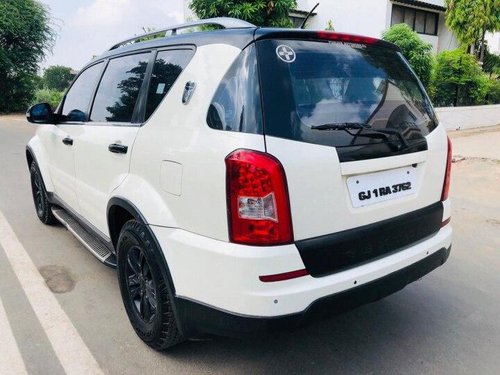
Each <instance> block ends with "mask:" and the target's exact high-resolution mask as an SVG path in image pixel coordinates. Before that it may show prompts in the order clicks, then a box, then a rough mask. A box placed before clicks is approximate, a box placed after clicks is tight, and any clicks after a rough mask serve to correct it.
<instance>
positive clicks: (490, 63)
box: [483, 48, 500, 77]
mask: <svg viewBox="0 0 500 375" xmlns="http://www.w3.org/2000/svg"><path fill="white" fill-rule="evenodd" d="M483 71H484V72H485V73H488V74H489V76H490V77H491V76H492V75H493V74H495V75H496V76H500V55H497V54H494V53H491V52H490V51H489V50H488V48H485V50H484V60H483Z"/></svg>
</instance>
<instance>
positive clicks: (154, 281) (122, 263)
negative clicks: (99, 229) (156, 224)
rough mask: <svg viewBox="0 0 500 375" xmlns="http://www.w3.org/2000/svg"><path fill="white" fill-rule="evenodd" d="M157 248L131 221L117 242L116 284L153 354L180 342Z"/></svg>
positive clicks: (128, 313)
mask: <svg viewBox="0 0 500 375" xmlns="http://www.w3.org/2000/svg"><path fill="white" fill-rule="evenodd" d="M159 251H160V249H158V248H157V246H156V243H155V241H154V239H153V238H152V236H151V234H150V233H149V231H148V230H147V229H146V227H145V226H144V225H143V224H141V223H139V222H137V221H135V220H130V221H128V222H127V223H125V225H124V226H123V228H122V230H121V232H120V238H119V240H118V246H117V253H118V281H119V284H120V291H121V295H122V299H123V303H124V305H125V310H126V311H127V315H128V317H129V320H130V323H131V324H132V327H133V328H134V330H135V332H136V333H137V335H138V336H139V337H140V338H141V339H142V340H143V341H144V342H145V343H146V344H148V345H149V346H151V347H152V348H154V349H156V350H164V349H167V348H169V347H171V346H174V345H176V344H178V343H179V342H181V341H183V337H182V335H181V332H180V330H179V328H178V325H177V321H176V318H175V315H174V311H173V306H172V298H173V296H172V295H171V293H170V291H169V285H167V283H168V281H167V280H165V279H164V277H163V276H162V272H161V269H160V267H161V264H162V263H161V262H160V260H159V259H158V256H159V255H158V254H159Z"/></svg>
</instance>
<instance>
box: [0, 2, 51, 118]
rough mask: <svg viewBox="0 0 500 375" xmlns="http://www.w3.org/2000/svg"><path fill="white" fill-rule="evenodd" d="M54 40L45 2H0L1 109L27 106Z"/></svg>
mask: <svg viewBox="0 0 500 375" xmlns="http://www.w3.org/2000/svg"><path fill="white" fill-rule="evenodd" d="M53 41H54V32H53V30H52V29H51V27H50V19H49V13H48V10H47V8H45V7H44V6H43V5H42V4H40V3H39V2H37V1H36V0H2V1H0V112H10V111H17V110H25V109H26V106H27V105H28V104H29V102H30V100H31V99H32V96H33V90H34V80H35V78H34V77H35V75H36V71H37V68H38V64H39V63H40V61H41V60H42V59H43V57H44V55H45V54H46V53H47V52H48V51H49V50H50V49H51V47H52V44H53Z"/></svg>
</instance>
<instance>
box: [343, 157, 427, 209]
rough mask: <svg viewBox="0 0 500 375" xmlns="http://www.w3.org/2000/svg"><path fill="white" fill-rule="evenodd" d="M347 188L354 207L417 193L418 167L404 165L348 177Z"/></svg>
mask: <svg viewBox="0 0 500 375" xmlns="http://www.w3.org/2000/svg"><path fill="white" fill-rule="evenodd" d="M347 188H348V190H349V195H350V196H351V202H352V205H353V206H354V207H363V206H368V205H370V204H374V203H378V202H384V201H387V200H390V199H395V198H399V197H404V196H407V195H412V194H415V192H416V191H417V168H413V167H411V166H409V167H403V168H397V169H391V170H388V171H381V172H374V173H367V174H362V175H357V176H352V177H349V178H347Z"/></svg>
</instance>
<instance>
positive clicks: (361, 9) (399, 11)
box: [292, 0, 458, 53]
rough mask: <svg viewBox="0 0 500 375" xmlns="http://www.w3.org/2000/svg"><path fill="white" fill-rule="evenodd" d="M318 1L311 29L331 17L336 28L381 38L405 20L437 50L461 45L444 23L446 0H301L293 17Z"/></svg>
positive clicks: (299, 14)
mask: <svg viewBox="0 0 500 375" xmlns="http://www.w3.org/2000/svg"><path fill="white" fill-rule="evenodd" d="M318 2H319V3H320V5H319V6H318V7H317V8H316V10H315V11H314V13H315V15H314V16H312V17H311V18H310V19H309V21H308V22H307V28H308V29H318V30H324V29H325V28H326V27H327V24H328V21H329V20H331V21H332V22H333V26H334V27H335V31H338V32H345V33H352V34H360V35H367V36H371V37H375V38H380V37H381V35H382V32H383V31H384V30H386V29H387V28H389V27H390V26H391V25H394V24H397V23H403V22H404V23H406V24H408V25H409V26H410V27H411V28H412V29H413V30H415V31H416V32H417V33H419V35H420V37H421V38H422V39H423V40H425V41H426V42H428V43H431V44H432V46H433V49H434V52H435V53H436V52H441V51H443V50H448V49H454V48H456V47H457V46H458V42H457V40H456V38H455V36H454V35H453V33H452V32H451V31H450V30H449V29H448V28H447V27H446V25H445V21H444V14H445V11H446V8H445V5H444V0H425V1H423V0H422V1H417V0H298V7H297V9H298V10H299V11H298V12H293V13H292V18H294V21H295V22H297V23H299V19H300V18H303V17H305V14H307V13H308V11H309V10H311V9H312V8H313V7H314V5H316V4H317V3H318Z"/></svg>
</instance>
